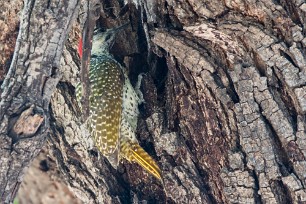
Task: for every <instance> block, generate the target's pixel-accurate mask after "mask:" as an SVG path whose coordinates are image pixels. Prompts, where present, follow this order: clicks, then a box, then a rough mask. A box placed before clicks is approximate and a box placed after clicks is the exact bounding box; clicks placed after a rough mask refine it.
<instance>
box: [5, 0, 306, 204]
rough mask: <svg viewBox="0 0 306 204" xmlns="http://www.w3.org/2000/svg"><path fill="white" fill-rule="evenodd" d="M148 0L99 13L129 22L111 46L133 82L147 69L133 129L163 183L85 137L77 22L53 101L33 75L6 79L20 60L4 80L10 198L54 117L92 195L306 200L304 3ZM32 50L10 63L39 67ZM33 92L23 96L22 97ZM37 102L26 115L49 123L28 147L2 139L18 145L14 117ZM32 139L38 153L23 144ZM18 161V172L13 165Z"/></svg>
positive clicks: (64, 149)
mask: <svg viewBox="0 0 306 204" xmlns="http://www.w3.org/2000/svg"><path fill="white" fill-rule="evenodd" d="M152 2H153V1H141V0H138V1H135V2H130V4H128V6H126V7H124V2H118V1H112V0H109V1H103V5H104V6H103V7H104V9H103V11H102V12H101V19H100V20H99V23H98V24H99V25H100V26H102V27H114V26H115V25H122V24H123V23H125V22H127V21H130V22H131V26H130V27H129V28H128V29H127V30H125V32H123V33H121V34H119V35H118V37H117V41H116V43H115V45H114V47H113V49H112V53H114V55H115V57H116V58H117V59H118V60H119V61H120V62H122V64H124V65H125V66H126V67H127V69H128V70H129V73H130V78H131V79H132V81H133V82H135V81H136V79H137V76H138V74H139V73H142V72H144V73H146V75H145V76H144V79H143V82H142V86H141V90H142V91H143V93H144V99H145V101H146V102H145V103H144V104H143V105H142V106H141V107H140V108H141V116H140V118H139V123H138V132H137V134H138V137H139V141H140V144H141V145H142V146H143V147H144V148H145V149H146V150H147V151H148V152H149V153H150V154H151V155H152V156H153V157H154V158H155V159H156V160H157V161H158V164H159V165H160V167H161V169H162V177H163V183H160V182H159V181H157V180H155V179H154V178H153V177H152V176H149V175H147V174H146V173H145V172H144V171H143V170H142V169H141V168H140V167H138V166H137V165H136V164H129V163H127V162H123V163H122V164H120V166H119V168H118V169H117V170H115V169H112V167H111V165H110V164H109V163H108V162H107V160H106V159H104V158H103V157H102V156H99V153H98V151H97V150H96V149H95V148H94V147H90V145H87V144H88V143H90V142H92V141H91V139H90V137H88V133H87V132H86V131H85V130H84V125H81V123H80V113H79V108H78V107H77V104H76V101H75V97H74V88H73V86H75V84H76V81H77V80H78V70H79V69H78V64H79V60H78V58H77V57H76V44H75V38H76V33H78V31H77V29H75V30H74V33H72V35H71V36H70V39H71V40H70V41H69V43H67V44H66V49H65V50H64V52H63V55H62V58H61V66H59V65H58V66H55V67H57V68H59V69H58V70H57V72H56V73H58V74H60V76H61V78H57V77H53V80H55V81H56V80H60V83H59V84H58V86H57V89H56V91H55V92H54V93H53V96H52V99H51V105H50V106H48V104H49V103H48V100H46V99H45V97H46V96H44V95H42V96H40V98H41V97H43V98H42V102H44V103H41V102H36V101H35V103H34V102H33V99H32V97H30V96H32V95H34V96H37V93H36V91H37V90H38V89H37V88H35V87H32V86H31V83H30V82H31V81H30V82H28V83H25V85H27V86H23V87H22V88H21V89H16V88H10V87H14V86H13V85H14V83H17V82H18V78H15V77H14V75H13V74H18V73H19V76H23V75H22V74H23V72H21V73H20V72H18V71H15V70H18V69H13V68H14V67H18V66H14V64H13V65H11V69H10V72H9V74H8V76H7V79H11V81H12V82H11V83H12V84H13V85H11V84H10V83H8V82H9V81H8V80H7V81H5V82H4V88H5V89H4V90H6V91H4V92H3V93H2V96H5V97H6V98H3V97H2V98H1V104H0V108H3V107H7V108H5V109H6V111H4V109H1V114H0V116H1V117H0V119H1V123H0V124H1V126H0V130H1V131H0V133H1V138H0V139H1V141H0V145H1V148H0V151H1V152H0V154H1V163H0V181H1V182H0V192H1V195H2V199H3V198H5V199H6V198H7V197H9V195H8V193H7V192H12V191H11V186H13V184H14V185H15V184H16V182H17V181H16V179H17V178H19V177H20V176H19V174H21V173H20V172H21V171H22V169H23V166H26V165H27V164H28V162H29V161H30V160H31V159H32V158H33V156H34V155H36V154H37V152H38V151H39V149H40V148H41V145H42V144H43V140H44V138H45V137H44V135H46V130H47V127H48V124H50V127H51V130H52V131H50V137H49V138H48V148H49V150H50V154H51V156H52V158H53V159H54V160H55V161H56V163H57V165H58V167H59V171H60V172H61V176H62V178H64V179H65V181H66V183H67V184H68V185H69V187H70V188H71V190H72V191H73V192H74V193H75V194H76V195H77V196H78V197H79V198H80V199H82V200H83V202H84V203H140V202H142V201H147V202H148V203H154V202H158V203H305V202H306V189H305V186H306V174H305V172H306V159H305V156H306V116H305V114H306V59H305V56H306V51H305V46H306V38H305V21H306V4H305V3H304V2H303V1H270V0H261V1H256V3H255V2H254V1H223V2H220V1H198V0H193V1H192V0H189V1H178V0H167V1H155V3H152ZM135 3H136V4H135ZM123 7H124V8H123ZM41 12H43V11H41ZM67 18H68V17H67ZM81 18H82V17H80V19H81ZM37 23H39V22H35V23H34V25H36V24H37ZM21 25H22V23H21ZM39 25H40V24H39ZM42 25H43V24H42ZM20 29H21V31H24V30H22V29H23V27H22V26H20ZM25 35H27V33H25ZM28 36H29V37H30V36H31V35H28ZM31 38H34V37H33V36H32V37H31ZM48 39H49V38H48ZM61 42H62V41H61ZM59 45H61V44H59ZM31 46H34V45H33V44H31ZM18 49H20V46H18V44H17V50H18ZM30 50H31V49H27V50H25V51H24V53H23V56H21V57H20V58H18V59H16V60H15V61H17V62H15V61H14V60H13V63H16V65H18V63H19V62H18V60H21V62H20V63H24V62H22V59H24V58H25V59H26V60H28V62H31V63H26V64H29V66H32V63H35V62H36V61H35V60H37V59H36V58H26V56H28V55H29V54H31V55H33V54H35V53H36V51H35V52H31V51H30ZM17 52H18V51H17ZM38 54H39V53H38ZM58 54H60V53H57V55H56V57H57V58H56V59H59V55H58ZM40 62H41V61H40ZM43 62H45V63H46V62H48V61H43ZM43 65H45V66H40V67H41V69H39V70H35V71H36V72H37V71H38V72H44V73H45V72H46V70H45V69H48V70H49V68H52V67H53V66H54V65H51V63H50V61H49V64H48V63H46V64H44V63H43ZM47 65H48V66H47ZM33 66H34V65H33ZM11 70H13V71H11ZM27 70H31V69H29V68H28V69H27ZM46 73H50V74H51V72H46ZM29 76H31V77H28V78H26V77H25V80H30V79H31V80H32V78H33V74H30V75H29ZM34 76H35V77H40V75H38V76H37V75H34ZM56 76H58V75H56ZM12 79H15V80H12ZM50 79H52V77H51V78H50ZM36 82H37V83H38V85H40V84H41V81H36ZM37 83H36V85H37ZM52 84H53V85H54V84H56V83H52ZM7 87H8V88H7ZM44 90H45V89H44ZM52 91H53V89H50V91H48V93H52ZM27 93H30V94H27ZM39 93H41V92H39ZM25 96H27V97H29V98H27V103H26V104H25V103H21V102H20V101H24V99H25V98H26V97H25ZM48 96H49V95H48ZM46 98H48V97H46ZM14 99H15V100H14ZM17 99H18V100H17ZM43 99H45V100H43ZM29 101H30V102H29ZM31 101H32V103H31ZM9 102H10V103H9ZM17 102H18V103H17ZM37 103H38V104H37ZM32 104H35V108H34V109H35V110H36V111H35V113H36V114H37V116H35V114H33V113H32V114H30V115H31V117H35V118H36V119H37V120H38V121H40V119H41V117H39V116H42V117H43V119H44V121H43V122H42V123H43V126H41V127H40V128H39V129H38V130H37V131H36V132H35V137H31V138H29V139H25V140H21V142H19V143H17V144H14V146H13V147H14V149H16V148H17V150H18V151H19V152H20V151H21V155H20V154H17V153H16V152H17V151H13V152H10V151H8V150H6V149H5V148H2V147H6V148H11V143H12V141H14V140H13V138H15V137H12V136H10V134H11V133H12V131H13V132H18V131H19V133H20V131H21V130H19V129H18V127H20V126H14V124H16V123H17V124H20V123H18V122H15V121H18V119H20V118H22V113H25V111H24V110H27V112H30V110H31V109H30V110H29V108H30V107H33V106H31V105H32ZM41 104H43V105H41ZM9 107H14V108H13V109H12V108H9ZM38 107H41V108H38ZM48 107H49V108H50V110H48ZM11 109H12V110H11ZM48 111H50V112H48ZM27 112H26V113H27ZM32 112H33V111H32ZM48 113H50V117H49V115H48ZM28 115H29V114H28ZM26 116H27V115H26ZM14 118H16V119H15V120H14ZM9 121H14V122H10V123H8V122H9ZM25 121H27V120H25ZM31 121H32V120H30V121H29V122H31ZM30 124H31V123H30ZM8 127H11V128H8ZM35 127H36V126H35V125H34V127H33V128H32V129H31V130H22V133H23V134H25V133H24V132H25V131H28V132H31V131H32V132H33V129H35ZM16 129H17V130H16ZM20 145H22V146H20ZM25 147H27V149H29V150H30V152H25V151H23V148H25ZM34 150H35V151H34ZM2 152H3V153H2ZM2 155H4V156H2ZM17 164H18V165H19V171H13V170H16V169H18V168H17V167H16V165H17ZM25 164H26V165H25ZM5 174H7V175H11V174H13V175H12V176H11V177H5V176H4V175H5ZM7 178H13V179H7ZM3 184H4V188H2V186H3ZM2 189H8V190H5V191H1V190H2ZM3 193H4V194H3Z"/></svg>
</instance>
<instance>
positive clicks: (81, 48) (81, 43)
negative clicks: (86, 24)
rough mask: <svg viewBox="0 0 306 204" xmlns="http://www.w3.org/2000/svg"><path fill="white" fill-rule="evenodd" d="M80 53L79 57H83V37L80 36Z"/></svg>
mask: <svg viewBox="0 0 306 204" xmlns="http://www.w3.org/2000/svg"><path fill="white" fill-rule="evenodd" d="M78 54H79V57H80V58H81V59H82V55H83V39H82V38H80V40H79V45H78Z"/></svg>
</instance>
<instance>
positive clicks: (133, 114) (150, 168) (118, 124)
mask: <svg viewBox="0 0 306 204" xmlns="http://www.w3.org/2000/svg"><path fill="white" fill-rule="evenodd" d="M126 26H127V25H123V26H119V27H117V28H113V29H107V30H106V31H103V30H102V29H95V30H94V32H93V37H92V48H91V55H90V67H89V83H90V85H89V87H90V94H89V117H88V119H87V121H86V126H87V128H88V130H89V132H90V134H91V136H92V138H93V140H94V142H95V145H96V147H97V149H98V150H99V151H100V152H101V153H102V155H103V156H105V157H106V158H107V159H108V161H109V163H110V164H111V165H112V166H113V167H114V168H115V169H117V167H118V165H119V162H120V161H122V160H123V159H126V160H127V161H129V162H136V163H138V164H139V165H140V166H141V167H142V168H143V169H145V170H146V171H147V172H149V173H150V174H151V175H153V176H154V177H156V178H157V179H159V180H161V170H160V168H159V166H158V165H157V163H156V161H155V160H154V159H153V158H152V157H151V156H150V155H149V154H148V153H147V152H146V151H145V150H144V149H143V148H142V147H141V146H140V145H139V142H138V140H137V137H136V129H137V121H138V116H139V109H138V105H139V104H140V103H142V102H143V99H141V97H139V96H138V95H137V93H136V91H135V89H134V88H133V86H132V85H131V82H130V80H129V78H128V74H127V71H126V69H125V68H123V66H121V64H120V63H119V62H117V61H116V60H115V58H114V57H113V55H112V54H111V53H110V52H109V50H110V48H111V47H112V45H113V44H114V41H115V36H116V33H117V32H118V31H120V30H122V29H123V28H125V27H126ZM80 42H82V40H81V41H80ZM82 46H83V45H82V43H79V55H80V57H81V56H82V50H83V49H82V48H83V47H82ZM85 60H86V59H85ZM81 61H83V59H81ZM82 94H83V91H82V85H81V84H79V85H78V86H77V88H76V96H77V101H78V102H79V105H80V107H81V104H80V103H81V99H82Z"/></svg>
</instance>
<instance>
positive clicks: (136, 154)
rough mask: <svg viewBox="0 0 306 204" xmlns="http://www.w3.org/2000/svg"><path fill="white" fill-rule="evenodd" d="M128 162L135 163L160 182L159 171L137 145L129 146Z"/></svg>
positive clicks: (154, 163)
mask: <svg viewBox="0 0 306 204" xmlns="http://www.w3.org/2000/svg"><path fill="white" fill-rule="evenodd" d="M130 150H131V153H132V155H130V160H131V161H135V162H137V163H138V164H139V165H140V166H142V167H143V168H144V169H145V170H146V171H148V172H149V173H151V174H152V175H153V176H155V177H156V178H157V179H159V180H161V175H160V174H161V171H160V169H159V167H158V166H157V164H156V162H155V161H154V159H153V158H152V157H151V156H150V155H149V154H148V153H147V152H146V151H145V150H144V149H143V148H142V147H141V146H140V145H139V144H137V143H132V144H131V149H130Z"/></svg>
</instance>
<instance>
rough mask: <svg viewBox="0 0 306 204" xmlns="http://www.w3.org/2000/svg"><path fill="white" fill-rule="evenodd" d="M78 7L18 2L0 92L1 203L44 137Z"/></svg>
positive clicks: (14, 188)
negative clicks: (12, 42)
mask: <svg viewBox="0 0 306 204" xmlns="http://www.w3.org/2000/svg"><path fill="white" fill-rule="evenodd" d="M3 4H4V5H5V4H6V2H3ZM78 4H79V2H78V1H69V2H63V1H52V2H50V1H35V0H28V1H25V2H24V6H23V7H24V8H23V11H22V14H21V21H20V28H19V35H18V37H17V42H16V46H15V51H14V57H13V59H12V62H11V65H10V69H9V71H8V73H7V74H6V77H5V79H4V81H3V83H2V90H1V92H2V93H1V101H0V155H1V162H0V196H1V203H9V202H12V201H13V199H14V197H15V195H16V192H17V190H18V188H19V185H20V183H21V181H22V176H23V174H24V171H25V170H26V168H27V167H28V166H29V164H30V162H31V161H32V160H33V158H34V157H35V156H36V155H37V154H38V153H39V151H40V150H41V148H42V146H43V145H44V144H45V140H46V138H47V136H48V135H49V134H50V111H49V104H50V99H51V95H52V93H53V92H54V90H55V88H56V85H57V83H58V81H59V80H60V78H61V75H62V73H61V72H60V71H59V68H60V58H61V56H62V51H63V46H64V43H65V41H66V39H67V35H68V33H69V30H70V28H71V25H72V23H71V22H73V20H74V19H75V18H76V14H77V12H78V7H79V6H78ZM6 5H7V4H6ZM4 8H5V7H4ZM6 8H7V7H6Z"/></svg>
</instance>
